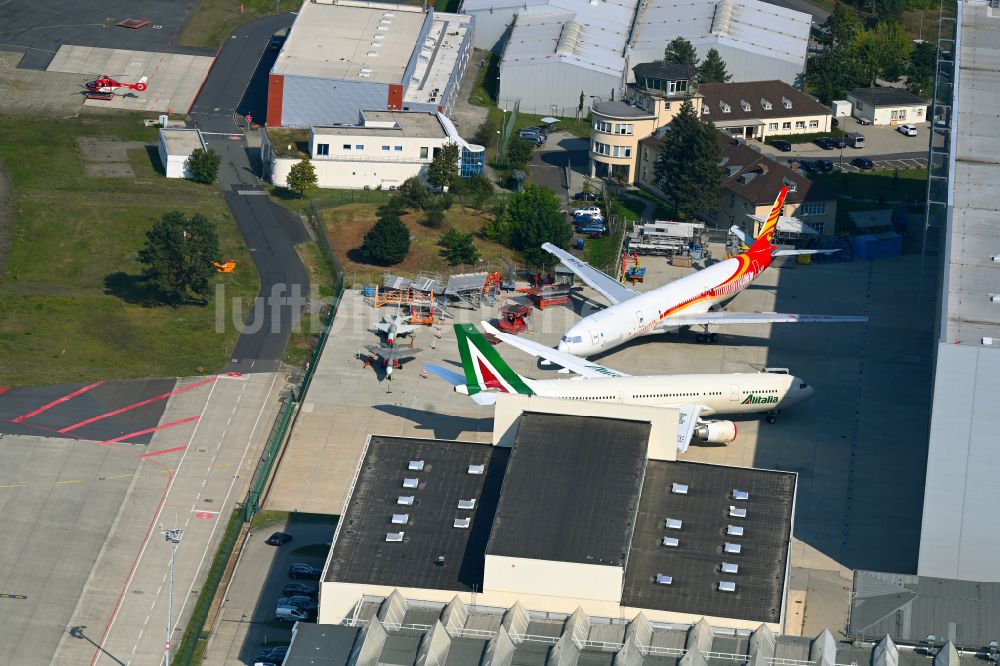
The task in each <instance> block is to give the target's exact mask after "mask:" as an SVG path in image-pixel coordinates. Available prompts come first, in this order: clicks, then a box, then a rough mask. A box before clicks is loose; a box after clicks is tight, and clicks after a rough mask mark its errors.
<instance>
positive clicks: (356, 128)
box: [312, 111, 448, 139]
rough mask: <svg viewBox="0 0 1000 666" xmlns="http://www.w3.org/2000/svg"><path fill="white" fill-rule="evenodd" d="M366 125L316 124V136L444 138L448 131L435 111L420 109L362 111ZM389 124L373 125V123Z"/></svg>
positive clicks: (314, 130) (314, 131) (314, 129)
mask: <svg viewBox="0 0 1000 666" xmlns="http://www.w3.org/2000/svg"><path fill="white" fill-rule="evenodd" d="M362 113H363V114H364V117H365V120H366V121H367V123H368V125H367V126H362V125H332V126H331V125H316V126H314V127H313V128H312V131H313V133H314V134H315V135H316V136H405V137H414V138H428V139H433V138H445V137H447V136H448V133H447V132H445V130H444V127H442V126H441V121H440V120H438V117H437V114H436V113H425V112H421V111H362ZM388 123H392V125H391V126H386V127H374V126H372V125H373V124H378V125H382V124H388Z"/></svg>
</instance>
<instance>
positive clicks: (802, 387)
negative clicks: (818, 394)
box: [799, 382, 809, 389]
mask: <svg viewBox="0 0 1000 666" xmlns="http://www.w3.org/2000/svg"><path fill="white" fill-rule="evenodd" d="M807 386H809V385H808V384H806V383H805V382H802V383H801V384H799V388H800V389H804V388H805V387H807Z"/></svg>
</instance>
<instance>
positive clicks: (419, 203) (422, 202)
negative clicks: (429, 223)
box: [394, 176, 434, 210]
mask: <svg viewBox="0 0 1000 666" xmlns="http://www.w3.org/2000/svg"><path fill="white" fill-rule="evenodd" d="M394 198H397V199H398V200H399V202H400V203H401V204H403V206H405V207H406V208H413V209H416V210H423V209H424V208H425V207H427V205H428V204H429V203H430V201H431V199H433V198H434V195H433V194H432V193H431V191H430V188H428V187H427V186H426V185H424V181H422V180H421V179H420V177H419V176H410V177H409V178H407V179H406V180H404V181H403V182H402V184H400V186H399V187H397V188H396V196H395V197H394Z"/></svg>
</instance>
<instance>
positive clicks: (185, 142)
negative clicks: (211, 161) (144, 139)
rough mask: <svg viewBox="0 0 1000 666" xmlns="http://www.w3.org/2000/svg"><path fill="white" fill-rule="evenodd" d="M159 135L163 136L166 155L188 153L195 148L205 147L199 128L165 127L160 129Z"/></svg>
mask: <svg viewBox="0 0 1000 666" xmlns="http://www.w3.org/2000/svg"><path fill="white" fill-rule="evenodd" d="M160 136H162V137H163V143H164V144H165V145H166V147H167V154H168V155H190V154H191V153H193V152H194V151H195V150H196V149H198V148H204V147H205V143H204V141H202V138H201V130H197V129H184V128H179V127H170V128H167V127H165V128H163V129H161V130H160Z"/></svg>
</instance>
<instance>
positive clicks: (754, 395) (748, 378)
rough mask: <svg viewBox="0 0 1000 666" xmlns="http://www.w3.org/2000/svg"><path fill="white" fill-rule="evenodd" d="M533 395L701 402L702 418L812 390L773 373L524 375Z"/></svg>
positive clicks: (750, 409) (778, 405)
mask: <svg viewBox="0 0 1000 666" xmlns="http://www.w3.org/2000/svg"><path fill="white" fill-rule="evenodd" d="M523 381H524V383H525V384H526V385H527V386H528V388H530V389H531V390H532V391H533V392H534V393H535V395H539V396H542V397H547V398H562V399H564V400H589V401H598V402H615V403H620V404H626V405H646V406H652V407H676V406H682V405H692V404H694V405H701V406H702V407H703V409H702V411H701V415H702V416H712V415H714V414H750V413H760V412H772V411H777V410H779V409H784V408H785V407H790V406H791V405H794V404H797V403H799V402H802V401H803V400H806V399H808V398H809V397H810V396H812V395H813V393H814V392H815V390H814V389H813V387H811V386H809V384H807V383H806V382H805V381H804V380H802V379H800V378H799V377H796V376H794V375H790V374H786V373H777V372H755V373H733V374H725V375H721V374H704V375H646V376H642V377H597V378H587V379H583V378H573V379H528V378H524V379H523Z"/></svg>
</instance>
